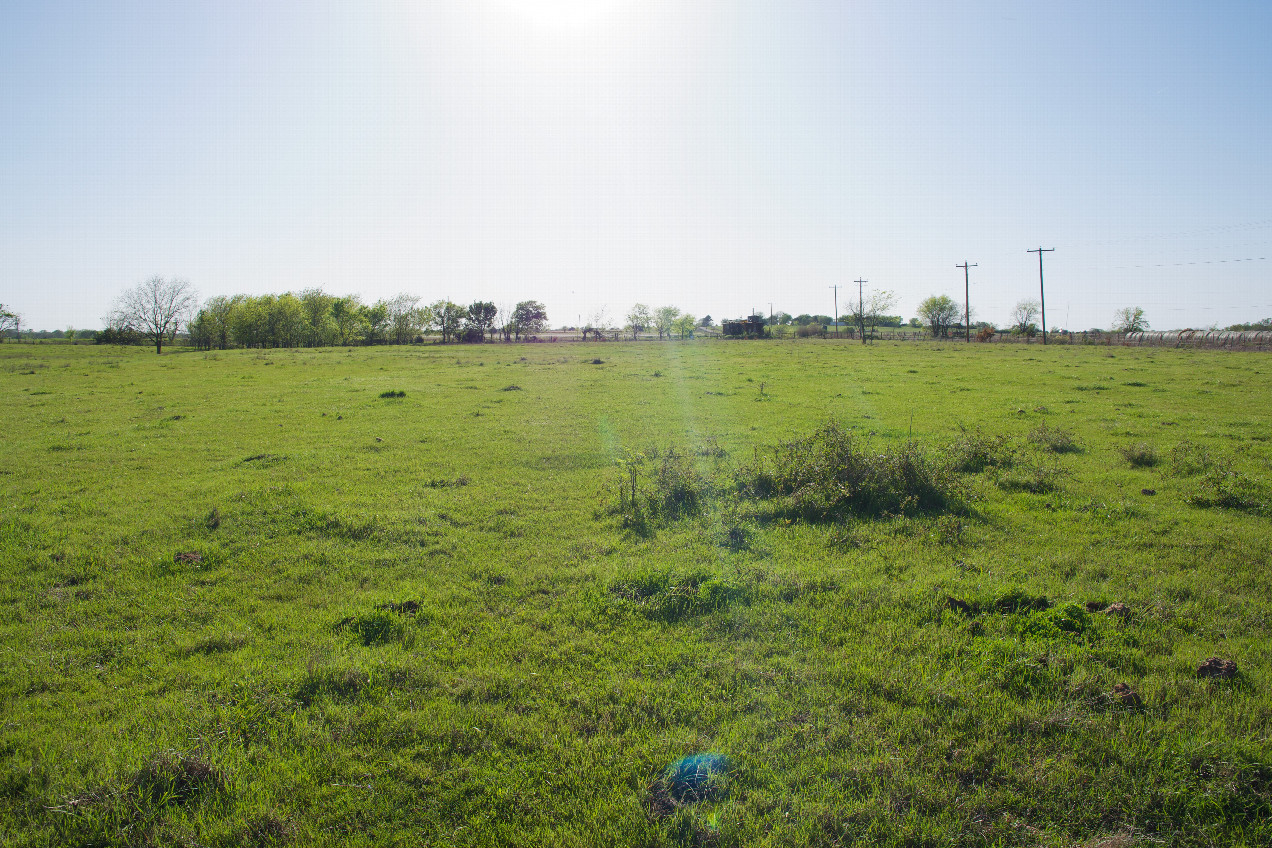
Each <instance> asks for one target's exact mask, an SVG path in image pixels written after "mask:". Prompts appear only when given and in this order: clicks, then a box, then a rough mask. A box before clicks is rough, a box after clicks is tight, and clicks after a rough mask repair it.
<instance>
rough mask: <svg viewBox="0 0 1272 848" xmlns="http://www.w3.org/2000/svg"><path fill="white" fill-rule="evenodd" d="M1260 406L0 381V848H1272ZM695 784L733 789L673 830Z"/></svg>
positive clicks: (949, 389)
mask: <svg viewBox="0 0 1272 848" xmlns="http://www.w3.org/2000/svg"><path fill="white" fill-rule="evenodd" d="M1268 397H1272V366H1270V365H1269V362H1268V360H1267V359H1266V358H1265V357H1264V356H1263V355H1261V354H1244V353H1227V352H1209V351H1183V350H1173V349H1163V350H1157V349H1131V348H1101V347H1079V346H1072V347H1070V346H1053V347H1048V348H1041V347H1040V346H1030V347H1024V346H1020V347H1017V346H1007V345H1002V346H999V345H973V346H961V345H948V346H941V345H925V344H921V343H909V344H892V343H880V344H876V345H872V346H863V345H860V344H854V343H852V342H848V341H845V342H842V343H834V342H816V341H813V342H798V343H795V342H765V343H722V342H694V343H688V344H681V343H666V344H659V343H642V344H636V345H630V344H603V345H577V344H576V345H522V346H502V345H488V346H477V347H440V346H436V347H433V346H429V347H421V348H374V349H359V350H356V351H349V350H345V349H328V350H317V351H286V350H280V351H231V352H221V353H211V354H203V353H192V352H181V353H175V354H165V355H164V356H162V357H156V356H154V354H153V353H148V352H146V351H144V350H137V349H104V348H99V347H78V346H70V345H47V346H40V345H35V346H26V345H22V346H19V345H9V344H5V345H0V427H2V428H3V433H4V449H3V451H0V503H2V504H3V514H2V516H0V569H2V571H0V574H2V575H3V577H2V578H0V645H3V648H4V654H5V663H4V673H3V675H0V722H2V726H3V733H0V842H3V843H4V844H6V845H67V844H74V845H120V844H122V845H172V844H177V845H182V844H184V845H225V846H230V845H244V844H247V845H308V844H340V845H385V844H403V845H420V844H460V845H540V844H554V845H595V844H609V845H650V846H655V845H691V844H715V845H832V844H853V843H857V844H871V845H942V846H944V845H994V844H998V845H1046V846H1053V845H1054V846H1070V845H1090V846H1094V845H1100V844H1103V845H1105V846H1112V845H1132V844H1145V845H1148V844H1154V845H1159V844H1166V845H1212V844H1224V845H1240V844H1246V845H1267V844H1272V824H1270V823H1269V822H1272V750H1270V748H1272V746H1270V745H1269V742H1268V736H1269V728H1270V727H1272V692H1270V691H1269V689H1270V687H1269V674H1270V672H1272V651H1270V650H1269V645H1272V641H1270V640H1269V635H1270V634H1269V627H1270V625H1269V616H1270V615H1272V600H1270V599H1272V571H1270V570H1269V549H1270V548H1272V543H1270V542H1269V538H1270V537H1272V534H1270V533H1269V529H1268V524H1267V520H1268V514H1269V511H1270V506H1272V486H1270V481H1272V416H1269V414H1268V412H1267V400H1266V399H1267V398H1268ZM633 481H634V482H633ZM633 495H634V496H635V507H633V505H632V502H631V498H632V497H633ZM1114 602H1120V603H1123V604H1125V611H1124V612H1118V611H1117V610H1113V611H1110V612H1107V613H1106V612H1104V610H1105V609H1106V608H1108V607H1109V606H1110V605H1111V604H1113V603H1114ZM1211 656H1219V657H1223V658H1227V659H1232V660H1234V661H1235V662H1236V663H1237V666H1238V669H1239V673H1238V675H1237V676H1236V677H1235V678H1232V679H1202V678H1199V677H1198V676H1197V674H1196V668H1197V666H1198V665H1199V664H1200V663H1201V662H1202V661H1203V660H1205V659H1206V658H1207V657H1211ZM1116 684H1126V685H1127V686H1129V687H1130V688H1131V689H1132V690H1133V691H1134V692H1135V693H1136V695H1137V696H1138V699H1137V700H1136V699H1131V698H1127V697H1123V696H1122V695H1120V694H1118V693H1119V692H1122V691H1123V690H1120V689H1119V690H1116V691H1115V689H1114V687H1115V685H1116ZM701 751H718V752H721V753H724V754H726V755H727V756H728V757H729V760H730V762H731V763H732V767H733V769H734V771H733V773H732V774H730V775H729V781H728V791H727V794H723V795H719V796H714V797H712V798H711V799H709V800H707V801H703V802H701V803H697V804H684V805H680V806H677V805H674V804H671V803H669V802H665V792H664V793H663V795H659V793H658V787H659V786H660V785H661V784H660V781H661V779H662V775H663V771H664V769H665V768H666V767H667V766H668V765H670V764H671V763H672V762H674V761H676V760H677V759H679V758H680V757H682V756H685V755H687V754H692V753H697V752H701Z"/></svg>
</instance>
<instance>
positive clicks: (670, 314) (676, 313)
mask: <svg viewBox="0 0 1272 848" xmlns="http://www.w3.org/2000/svg"><path fill="white" fill-rule="evenodd" d="M679 317H680V310H679V309H677V308H676V307H674V306H660V307H659V308H658V309H657V310H655V311H654V329H655V330H657V331H658V339H659V341H661V340H662V339H663V338H664V337H667V338H670V337H671V328H672V327H673V326H674V325H675V323H676V319H677V318H679Z"/></svg>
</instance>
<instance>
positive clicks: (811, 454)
mask: <svg viewBox="0 0 1272 848" xmlns="http://www.w3.org/2000/svg"><path fill="white" fill-rule="evenodd" d="M734 484H735V487H736V490H737V492H738V493H739V494H740V495H741V496H743V497H745V498H749V499H752V500H771V499H780V501H781V504H780V505H779V506H778V509H777V511H778V513H779V514H785V515H788V516H792V517H799V518H802V519H805V520H809V521H836V520H842V519H844V518H847V517H850V516H884V515H909V514H914V513H933V512H944V511H949V510H958V509H961V507H962V502H963V499H964V492H963V488H962V484H961V483H960V482H959V480H958V478H957V476H955V474H954V473H953V472H952V471H951V470H950V468H949V466H948V465H947V464H945V463H942V462H940V461H939V460H938V459H937V458H935V457H933V456H929V455H928V454H926V453H925V452H924V451H923V449H922V448H921V447H920V446H919V445H917V444H915V443H914V442H907V443H905V444H903V445H901V446H900V447H898V448H896V449H893V450H884V451H882V452H879V451H877V450H875V449H874V448H873V447H872V446H871V445H869V444H867V443H866V442H864V441H863V440H861V439H859V438H857V437H856V436H854V435H853V433H852V431H850V430H845V429H843V428H841V427H840V426H839V425H837V424H834V423H830V424H827V425H825V426H824V427H822V428H821V429H819V430H817V431H816V432H815V433H813V434H812V435H811V436H808V437H806V438H803V439H795V440H793V441H790V442H786V443H785V444H782V445H779V446H777V447H776V448H774V449H773V454H772V457H771V458H769V457H760V456H759V454H758V451H757V456H756V459H755V461H754V462H752V463H751V464H750V465H747V466H744V467H742V468H740V469H738V471H737V472H736V474H735V480H734Z"/></svg>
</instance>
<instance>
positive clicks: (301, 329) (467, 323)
mask: <svg viewBox="0 0 1272 848" xmlns="http://www.w3.org/2000/svg"><path fill="white" fill-rule="evenodd" d="M420 301H421V298H419V297H417V296H415V295H410V294H399V295H397V296H396V297H393V298H389V299H387V300H383V299H382V300H377V301H375V302H374V303H364V302H363V301H362V299H361V298H360V297H358V296H357V295H345V296H337V295H332V294H328V293H326V292H324V291H323V290H322V289H316V288H315V289H305V290H304V291H302V292H299V293H292V292H288V293H287V294H282V295H272V294H267V295H258V296H251V295H234V296H232V297H226V296H224V295H218V296H216V297H213V298H210V299H209V300H208V301H207V302H206V303H205V304H204V305H203V308H202V309H200V310H199V311H198V313H197V314H196V315H195V316H194V319H193V320H192V321H191V322H190V325H189V328H188V330H189V335H190V341H191V343H192V344H194V345H196V346H198V347H201V348H204V349H207V350H212V349H218V350H224V349H225V348H229V347H249V348H251V347H331V346H334V345H342V346H348V345H378V344H398V345H400V344H411V343H412V342H416V341H423V340H424V336H425V335H430V334H436V335H439V336H441V340H442V341H443V342H456V341H465V342H482V341H486V340H488V339H496V338H503V339H504V340H506V341H520V340H521V339H522V338H523V337H526V336H533V335H535V334H537V333H540V332H542V331H543V330H544V328H546V327H547V322H548V315H547V311H546V310H545V309H544V307H543V304H541V303H539V302H538V301H536V300H525V301H522V302H521V303H518V304H517V305H516V306H515V307H513V308H511V309H501V308H499V307H497V306H495V304H494V303H492V302H490V301H481V300H479V301H475V302H473V303H472V304H470V305H468V306H462V305H460V304H458V303H453V302H451V301H449V300H439V301H436V302H435V303H430V304H424V303H421V302H420Z"/></svg>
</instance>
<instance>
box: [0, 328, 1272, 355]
mask: <svg viewBox="0 0 1272 848" xmlns="http://www.w3.org/2000/svg"><path fill="white" fill-rule="evenodd" d="M694 337H695V338H698V339H711V340H717V341H738V342H739V343H741V344H745V343H747V342H748V341H753V339H729V338H727V337H725V336H724V335H722V334H721V333H720V331H719V330H718V329H716V328H714V327H712V328H702V327H698V328H696V329H695V331H694ZM667 340H668V341H680V340H679V339H674V338H672V337H670V336H668V337H667ZM772 340H774V341H808V340H824V341H834V340H839V341H860V340H861V336H860V334H859V333H858V332H857V331H856V330H855V329H849V328H844V329H842V330H840V331H839V334H838V335H836V334H835V332H834V331H833V330H832V331H828V332H826V333H825V334H814V335H811V336H806V337H797V336H796V334H795V333H788V334H783V335H781V336H775V337H772ZM870 340H871V341H885V342H888V341H901V342H926V341H934V340H935V341H940V342H951V343H961V342H963V341H964V337H963V336H962V335H961V334H960V333H957V332H953V331H952V332H951V333H950V335H949V336H947V337H945V338H940V339H933V337H932V334H931V333H929V332H927V331H926V330H882V331H877V332H875V333H873V334H871V335H870ZM0 341H7V342H10V343H19V344H61V345H73V344H93V343H94V342H93V340H92V339H74V340H72V339H56V338H48V339H44V338H38V337H37V338H27V337H22V338H20V339H12V338H10V339H3V340H0ZM437 341H439V339H438V338H437V337H434V336H421V337H419V338H417V339H416V342H417V343H419V342H434V343H436V342H437ZM522 341H523V342H526V343H531V344H533V343H535V342H539V343H542V342H547V343H549V344H551V343H554V342H584V341H595V342H611V343H612V342H623V341H627V342H631V341H647V342H656V341H661V339H659V337H658V336H657V335H655V334H652V333H639V334H637V336H636V338H635V339H633V337H632V333H631V331H630V330H613V329H609V330H589V331H588V333H587V337H586V338H585V337H584V335H583V333H582V332H581V331H578V330H558V331H557V332H555V333H552V332H548V333H544V334H542V335H532V336H527V337H525V338H524V339H523V340H522ZM1047 342H1048V343H1049V344H1053V345H1054V344H1060V345H1105V346H1112V345H1118V346H1123V347H1192V348H1219V349H1228V350H1266V351H1272V331H1269V330H1240V331H1239V330H1158V331H1146V332H1141V333H1124V334H1123V333H1103V332H1078V333H1067V332H1059V333H1057V332H1051V333H1048V334H1047ZM487 343H488V344H489V343H495V344H498V343H501V342H500V341H497V340H491V341H490V342H487ZM972 343H973V344H1042V334H1041V333H1038V334H1036V335H1033V336H1029V335H1025V334H1017V333H1012V332H1010V331H1007V332H998V333H995V334H994V335H993V336H992V337H990V338H989V339H986V340H983V341H982V340H981V339H978V338H977V337H976V336H973V337H972ZM175 346H176V347H189V346H191V345H190V343H189V339H188V337H186V336H184V335H181V336H178V337H177V338H176V340H175Z"/></svg>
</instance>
